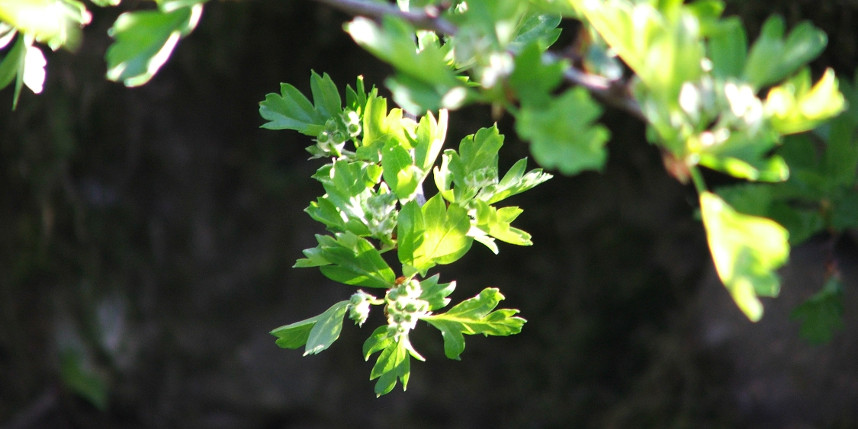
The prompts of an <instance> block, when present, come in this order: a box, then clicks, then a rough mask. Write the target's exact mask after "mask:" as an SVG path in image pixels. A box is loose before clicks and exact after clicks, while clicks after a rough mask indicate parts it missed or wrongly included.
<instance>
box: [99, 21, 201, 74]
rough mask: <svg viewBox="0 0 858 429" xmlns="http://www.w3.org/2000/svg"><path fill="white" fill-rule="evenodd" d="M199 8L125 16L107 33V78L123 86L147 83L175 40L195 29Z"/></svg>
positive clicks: (165, 58) (167, 56)
mask: <svg viewBox="0 0 858 429" xmlns="http://www.w3.org/2000/svg"><path fill="white" fill-rule="evenodd" d="M202 8H203V6H202V4H195V5H193V6H191V7H184V8H179V9H176V10H173V11H170V12H163V11H160V10H147V11H138V12H125V13H123V14H122V15H119V17H118V18H117V19H116V22H114V23H113V26H112V27H111V28H110V30H109V31H108V34H110V35H111V36H112V37H113V38H115V39H116V41H115V42H114V43H113V44H112V45H110V47H109V48H107V54H106V55H105V59H106V60H107V78H108V79H110V80H112V81H117V82H118V81H122V83H123V84H124V85H125V86H140V85H143V84H144V83H146V82H148V81H149V80H150V79H152V77H153V76H154V75H155V73H157V72H158V70H159V69H160V68H161V66H163V65H164V63H166V62H167V59H169V58H170V55H171V54H172V52H173V48H175V47H176V44H177V43H178V42H179V39H181V38H182V37H184V36H186V35H188V34H189V33H190V32H191V31H193V29H194V28H195V27H196V26H197V23H198V22H199V19H200V15H201V14H202V11H203V9H202Z"/></svg>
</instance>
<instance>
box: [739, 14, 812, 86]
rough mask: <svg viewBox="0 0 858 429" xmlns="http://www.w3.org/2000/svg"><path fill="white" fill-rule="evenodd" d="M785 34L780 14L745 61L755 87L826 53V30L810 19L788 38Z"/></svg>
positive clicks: (768, 22) (747, 76) (747, 75)
mask: <svg viewBox="0 0 858 429" xmlns="http://www.w3.org/2000/svg"><path fill="white" fill-rule="evenodd" d="M783 36H784V22H783V19H782V18H781V17H779V16H772V17H771V18H769V19H767V20H766V22H765V23H764V24H763V28H762V30H761V32H760V37H759V38H758V39H757V41H756V42H754V44H753V46H751V51H750V53H749V54H748V60H747V62H746V63H745V73H744V75H745V79H746V80H747V82H748V83H750V84H751V86H753V87H754V88H761V87H764V86H766V85H769V84H772V83H775V82H778V81H780V80H781V79H783V78H785V77H787V76H789V75H791V74H792V73H793V72H795V71H796V70H798V69H799V67H801V66H803V65H805V64H807V63H808V62H810V61H811V60H813V59H814V58H816V57H817V56H818V55H819V54H820V53H822V50H823V49H825V45H826V44H827V43H828V39H827V37H826V35H825V33H824V32H823V31H821V30H819V29H817V28H815V27H814V26H813V25H812V24H810V23H809V22H803V23H801V24H799V25H798V26H796V27H795V28H794V29H793V30H792V31H791V32H790V33H789V35H788V36H787V38H786V40H784V39H783Z"/></svg>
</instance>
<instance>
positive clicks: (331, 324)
mask: <svg viewBox="0 0 858 429" xmlns="http://www.w3.org/2000/svg"><path fill="white" fill-rule="evenodd" d="M348 307H349V301H340V302H337V303H336V304H334V305H332V306H331V307H330V308H328V309H327V310H325V312H323V313H322V314H320V315H318V316H315V317H311V318H309V319H305V320H302V321H300V322H295V323H291V324H289V325H284V326H281V327H279V328H277V329H274V330H273V331H271V335H274V336H275V337H277V341H276V344H277V346H279V347H282V348H286V349H297V348H298V347H301V346H303V345H306V348H305V351H304V356H307V355H310V354H318V353H320V352H322V351H323V350H325V349H327V348H328V347H330V346H331V344H333V343H334V341H336V340H337V339H338V338H339V337H340V332H342V329H343V317H345V314H346V311H347V310H348Z"/></svg>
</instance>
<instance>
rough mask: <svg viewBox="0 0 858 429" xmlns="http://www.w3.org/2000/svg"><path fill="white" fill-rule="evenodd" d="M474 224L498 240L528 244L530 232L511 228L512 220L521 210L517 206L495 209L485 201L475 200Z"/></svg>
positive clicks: (520, 244) (521, 244) (529, 242)
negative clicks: (475, 215) (475, 214)
mask: <svg viewBox="0 0 858 429" xmlns="http://www.w3.org/2000/svg"><path fill="white" fill-rule="evenodd" d="M475 204H476V208H477V217H476V224H477V225H476V226H477V227H478V228H479V229H481V230H482V231H483V232H485V233H486V234H488V235H490V236H492V237H494V238H497V239H498V240H500V241H503V242H506V243H510V244H515V245H519V246H530V245H532V244H533V243H532V242H531V241H530V234H528V233H527V232H524V231H522V230H520V229H518V228H513V227H512V225H510V224H511V223H512V221H514V220H515V219H516V218H517V217H518V215H520V214H521V212H522V210H521V209H520V208H518V207H503V208H500V209H497V208H495V207H493V206H490V205H488V204H487V203H485V202H483V201H480V200H477V201H476V203H475Z"/></svg>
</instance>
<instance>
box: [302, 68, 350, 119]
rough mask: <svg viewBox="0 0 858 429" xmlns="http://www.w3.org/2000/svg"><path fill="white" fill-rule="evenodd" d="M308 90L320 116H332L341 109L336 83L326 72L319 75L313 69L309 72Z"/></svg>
mask: <svg viewBox="0 0 858 429" xmlns="http://www.w3.org/2000/svg"><path fill="white" fill-rule="evenodd" d="M310 92H311V93H312V94H313V104H314V107H315V110H316V112H319V114H320V115H321V116H322V117H324V118H326V119H327V118H333V117H334V116H335V115H338V114H339V113H340V112H341V111H342V110H343V106H342V103H343V102H342V99H340V93H339V90H337V85H336V84H335V83H334V81H333V80H331V77H330V76H328V74H327V73H325V74H324V75H323V76H319V74H318V73H316V72H315V71H311V72H310Z"/></svg>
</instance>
